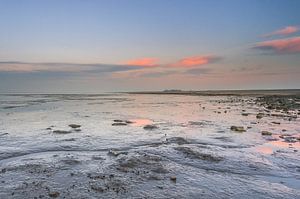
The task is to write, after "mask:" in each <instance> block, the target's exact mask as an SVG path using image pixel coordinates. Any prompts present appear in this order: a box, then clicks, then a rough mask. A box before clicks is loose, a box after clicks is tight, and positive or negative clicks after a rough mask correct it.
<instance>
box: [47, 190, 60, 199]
mask: <svg viewBox="0 0 300 199" xmlns="http://www.w3.org/2000/svg"><path fill="white" fill-rule="evenodd" d="M48 195H49V196H50V197H51V198H57V197H58V196H59V192H57V191H52V192H50V193H49V194H48Z"/></svg>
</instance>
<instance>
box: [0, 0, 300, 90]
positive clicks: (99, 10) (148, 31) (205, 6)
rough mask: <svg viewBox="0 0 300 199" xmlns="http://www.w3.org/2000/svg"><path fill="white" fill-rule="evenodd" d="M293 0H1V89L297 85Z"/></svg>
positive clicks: (298, 39)
mask: <svg viewBox="0 0 300 199" xmlns="http://www.w3.org/2000/svg"><path fill="white" fill-rule="evenodd" d="M299 10H300V1H297V0H248V1H246V0H230V1H228V0H215V1H213V0H170V1H167V0H43V1H41V0H26V1H25V0H23V1H22V0H0V27H1V29H0V93H12V92H27V93H28V92H29V93H30V92H31V93H47V92H48V93H99V92H107V91H108V92H109V91H143V90H164V89H184V90H209V89H272V88H279V89H281V88H300V11H299Z"/></svg>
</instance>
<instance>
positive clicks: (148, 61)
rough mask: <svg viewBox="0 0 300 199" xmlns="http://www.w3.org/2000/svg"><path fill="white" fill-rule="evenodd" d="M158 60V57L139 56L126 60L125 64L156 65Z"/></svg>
mask: <svg viewBox="0 0 300 199" xmlns="http://www.w3.org/2000/svg"><path fill="white" fill-rule="evenodd" d="M158 61H159V59H157V58H140V59H135V60H130V61H127V62H126V63H125V64H126V65H131V66H156V65H157V62H158Z"/></svg>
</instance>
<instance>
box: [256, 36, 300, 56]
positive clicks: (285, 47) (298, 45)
mask: <svg viewBox="0 0 300 199" xmlns="http://www.w3.org/2000/svg"><path fill="white" fill-rule="evenodd" d="M253 48H254V49H259V50H264V51H267V52H271V53H276V54H288V53H300V37H292V38H287V39H277V40H271V41H264V42H260V43H257V44H256V45H255V46H254V47H253Z"/></svg>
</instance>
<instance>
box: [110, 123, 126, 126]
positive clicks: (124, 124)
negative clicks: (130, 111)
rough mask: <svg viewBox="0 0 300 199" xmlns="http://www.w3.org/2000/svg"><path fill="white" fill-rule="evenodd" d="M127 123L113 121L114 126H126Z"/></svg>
mask: <svg viewBox="0 0 300 199" xmlns="http://www.w3.org/2000/svg"><path fill="white" fill-rule="evenodd" d="M126 125H127V124H126V123H123V122H116V123H112V126H126Z"/></svg>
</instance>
